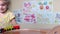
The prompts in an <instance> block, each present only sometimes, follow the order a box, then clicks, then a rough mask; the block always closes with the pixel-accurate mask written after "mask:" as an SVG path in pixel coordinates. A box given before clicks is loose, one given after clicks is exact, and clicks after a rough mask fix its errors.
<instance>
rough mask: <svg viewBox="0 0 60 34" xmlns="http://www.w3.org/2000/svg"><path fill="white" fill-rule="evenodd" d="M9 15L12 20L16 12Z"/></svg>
mask: <svg viewBox="0 0 60 34" xmlns="http://www.w3.org/2000/svg"><path fill="white" fill-rule="evenodd" d="M9 16H10V18H9V19H10V20H12V19H13V18H15V16H14V14H13V13H12V12H11V13H10V15H9Z"/></svg>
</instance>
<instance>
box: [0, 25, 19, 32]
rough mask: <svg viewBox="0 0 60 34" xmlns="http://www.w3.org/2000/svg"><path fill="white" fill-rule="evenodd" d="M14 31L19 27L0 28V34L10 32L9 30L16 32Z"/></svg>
mask: <svg viewBox="0 0 60 34" xmlns="http://www.w3.org/2000/svg"><path fill="white" fill-rule="evenodd" d="M16 29H20V26H18V25H16V26H11V27H8V28H1V29H0V33H4V32H6V31H11V30H16Z"/></svg>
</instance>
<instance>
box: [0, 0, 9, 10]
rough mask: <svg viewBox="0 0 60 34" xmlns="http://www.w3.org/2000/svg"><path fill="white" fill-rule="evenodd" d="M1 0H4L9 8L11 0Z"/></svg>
mask: <svg viewBox="0 0 60 34" xmlns="http://www.w3.org/2000/svg"><path fill="white" fill-rule="evenodd" d="M0 1H3V2H4V3H5V4H6V5H7V8H8V9H9V5H10V0H0Z"/></svg>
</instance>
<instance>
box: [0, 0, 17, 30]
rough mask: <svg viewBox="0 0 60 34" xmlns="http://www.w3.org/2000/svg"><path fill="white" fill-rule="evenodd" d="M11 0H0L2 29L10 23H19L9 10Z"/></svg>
mask: <svg viewBox="0 0 60 34" xmlns="http://www.w3.org/2000/svg"><path fill="white" fill-rule="evenodd" d="M9 5H10V0H0V29H1V28H6V27H7V26H8V27H9V25H13V26H15V25H18V24H17V23H16V22H15V16H14V15H13V13H12V12H11V11H10V10H9Z"/></svg>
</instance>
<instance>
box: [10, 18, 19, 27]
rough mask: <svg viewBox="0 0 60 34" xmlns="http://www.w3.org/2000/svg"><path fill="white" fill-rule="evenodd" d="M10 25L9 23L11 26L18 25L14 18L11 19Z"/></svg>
mask: <svg viewBox="0 0 60 34" xmlns="http://www.w3.org/2000/svg"><path fill="white" fill-rule="evenodd" d="M10 23H11V24H12V25H13V26H15V25H18V24H17V23H16V20H15V18H13V19H12V20H11V22H10Z"/></svg>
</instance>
